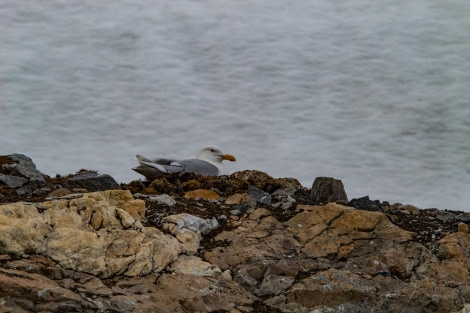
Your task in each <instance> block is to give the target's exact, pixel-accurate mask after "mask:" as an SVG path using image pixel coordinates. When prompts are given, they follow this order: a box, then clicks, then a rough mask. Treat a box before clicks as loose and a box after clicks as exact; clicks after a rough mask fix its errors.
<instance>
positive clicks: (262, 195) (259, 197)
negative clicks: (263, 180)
mask: <svg viewBox="0 0 470 313" xmlns="http://www.w3.org/2000/svg"><path fill="white" fill-rule="evenodd" d="M246 193H247V194H249V195H250V196H251V197H253V198H254V199H255V200H256V201H257V202H259V203H263V204H267V205H269V204H271V195H270V194H269V193H267V192H264V191H263V190H261V189H259V188H256V187H255V186H250V188H248V190H247V191H246Z"/></svg>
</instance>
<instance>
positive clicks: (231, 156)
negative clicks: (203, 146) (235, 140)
mask: <svg viewBox="0 0 470 313" xmlns="http://www.w3.org/2000/svg"><path fill="white" fill-rule="evenodd" d="M222 160H227V161H232V162H235V161H236V160H237V159H235V157H234V156H233V155H231V154H224V155H223V156H222Z"/></svg>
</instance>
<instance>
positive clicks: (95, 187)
mask: <svg viewBox="0 0 470 313" xmlns="http://www.w3.org/2000/svg"><path fill="white" fill-rule="evenodd" d="M65 187H66V188H68V189H73V188H85V189H87V190H88V191H102V190H111V189H121V187H120V186H119V184H118V183H117V182H116V181H115V180H114V179H113V178H112V177H111V176H109V175H107V174H98V173H97V172H93V171H82V172H79V173H78V174H76V175H74V176H72V177H70V178H69V179H67V180H66V181H65Z"/></svg>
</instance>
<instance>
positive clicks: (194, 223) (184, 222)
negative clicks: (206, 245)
mask: <svg viewBox="0 0 470 313" xmlns="http://www.w3.org/2000/svg"><path fill="white" fill-rule="evenodd" d="M164 221H165V222H167V223H171V224H173V225H175V226H174V227H170V231H171V232H173V233H178V232H180V231H181V229H183V228H186V229H189V230H191V231H193V232H199V233H201V234H208V233H210V232H211V231H212V230H214V229H217V228H218V227H219V223H218V222H217V220H216V219H215V218H212V219H202V218H200V217H197V216H193V215H190V214H177V215H170V216H167V217H165V218H164Z"/></svg>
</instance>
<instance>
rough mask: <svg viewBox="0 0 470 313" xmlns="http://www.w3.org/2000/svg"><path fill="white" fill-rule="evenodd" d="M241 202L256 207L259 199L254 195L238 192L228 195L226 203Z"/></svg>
mask: <svg viewBox="0 0 470 313" xmlns="http://www.w3.org/2000/svg"><path fill="white" fill-rule="evenodd" d="M240 203H245V204H246V205H248V207H250V208H255V207H256V203H257V201H256V200H255V199H254V198H253V197H252V196H250V195H249V194H246V193H236V194H234V195H231V196H230V197H228V198H227V200H225V204H229V205H231V204H240ZM242 211H243V210H242ZM245 211H246V210H245Z"/></svg>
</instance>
